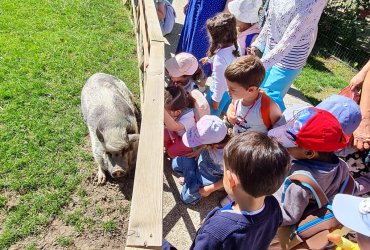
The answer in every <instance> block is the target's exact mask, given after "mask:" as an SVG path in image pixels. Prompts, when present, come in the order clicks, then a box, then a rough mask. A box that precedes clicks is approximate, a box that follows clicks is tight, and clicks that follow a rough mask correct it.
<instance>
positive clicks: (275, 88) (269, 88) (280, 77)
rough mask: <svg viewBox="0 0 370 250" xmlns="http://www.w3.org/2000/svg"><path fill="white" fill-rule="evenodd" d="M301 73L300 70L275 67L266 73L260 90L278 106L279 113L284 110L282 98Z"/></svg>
mask: <svg viewBox="0 0 370 250" xmlns="http://www.w3.org/2000/svg"><path fill="white" fill-rule="evenodd" d="M301 71H302V68H299V69H284V68H280V67H277V66H272V67H271V68H270V69H269V70H267V71H266V75H265V79H264V80H263V82H262V84H261V89H263V90H264V91H265V92H266V94H267V95H268V96H270V97H271V98H272V99H273V100H274V101H275V102H276V103H277V104H278V105H279V107H280V109H281V111H284V110H285V104H284V101H283V98H284V96H285V94H286V93H287V92H288V90H289V88H290V86H291V85H292V83H293V82H294V80H295V79H296V78H297V76H298V75H299V73H301Z"/></svg>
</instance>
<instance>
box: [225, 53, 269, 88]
mask: <svg viewBox="0 0 370 250" xmlns="http://www.w3.org/2000/svg"><path fill="white" fill-rule="evenodd" d="M265 73H266V71H265V67H264V66H263V64H262V62H261V60H260V59H259V58H258V57H257V56H252V55H247V56H242V57H239V58H237V59H236V60H235V61H234V62H233V63H232V64H230V65H229V66H227V68H226V70H225V78H226V79H227V80H229V81H230V82H235V83H237V84H239V85H241V86H243V87H244V88H245V89H248V88H249V87H258V88H259V87H260V86H261V84H262V82H263V79H264V78H265Z"/></svg>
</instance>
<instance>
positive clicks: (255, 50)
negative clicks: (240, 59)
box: [247, 46, 262, 58]
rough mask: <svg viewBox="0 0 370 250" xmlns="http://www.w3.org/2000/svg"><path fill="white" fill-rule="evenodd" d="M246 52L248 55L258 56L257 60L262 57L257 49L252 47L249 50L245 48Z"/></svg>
mask: <svg viewBox="0 0 370 250" xmlns="http://www.w3.org/2000/svg"><path fill="white" fill-rule="evenodd" d="M247 52H248V55H254V56H258V57H259V58H261V57H262V52H261V51H260V50H259V49H258V48H257V47H254V46H252V47H250V48H247Z"/></svg>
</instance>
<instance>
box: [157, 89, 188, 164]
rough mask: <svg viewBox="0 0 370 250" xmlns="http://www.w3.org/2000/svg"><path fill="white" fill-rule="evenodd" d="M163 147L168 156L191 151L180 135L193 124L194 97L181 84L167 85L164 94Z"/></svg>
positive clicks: (171, 156)
mask: <svg viewBox="0 0 370 250" xmlns="http://www.w3.org/2000/svg"><path fill="white" fill-rule="evenodd" d="M164 105H165V106H164V124H165V126H166V128H165V131H164V147H165V148H166V151H167V154H168V156H169V157H170V158H173V157H176V156H179V155H185V154H188V153H191V152H192V150H191V148H188V147H186V146H185V145H184V144H183V143H182V141H181V136H182V135H183V134H184V133H185V131H187V130H188V129H190V128H191V127H193V126H194V125H195V119H194V112H193V110H192V108H193V107H194V99H193V98H192V97H191V96H190V95H189V94H188V93H187V92H186V91H185V90H184V88H183V87H181V86H169V87H167V88H166V90H165V95H164Z"/></svg>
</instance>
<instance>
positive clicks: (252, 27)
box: [227, 0, 262, 56]
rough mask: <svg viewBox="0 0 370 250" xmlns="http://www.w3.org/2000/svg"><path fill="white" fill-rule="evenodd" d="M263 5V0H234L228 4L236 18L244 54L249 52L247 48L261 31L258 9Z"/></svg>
mask: <svg viewBox="0 0 370 250" xmlns="http://www.w3.org/2000/svg"><path fill="white" fill-rule="evenodd" d="M261 6H262V0H233V1H231V2H229V4H228V6H227V7H228V9H229V12H230V13H231V14H233V15H234V16H235V18H236V27H237V29H238V32H239V34H238V45H239V47H240V50H241V55H242V56H243V55H246V54H247V48H248V47H250V45H251V44H252V42H253V41H254V40H256V38H257V36H258V34H259V33H260V27H259V25H258V21H259V17H258V11H259V9H260V8H261Z"/></svg>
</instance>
